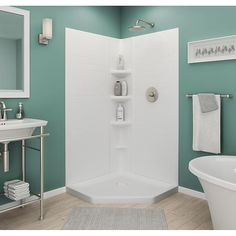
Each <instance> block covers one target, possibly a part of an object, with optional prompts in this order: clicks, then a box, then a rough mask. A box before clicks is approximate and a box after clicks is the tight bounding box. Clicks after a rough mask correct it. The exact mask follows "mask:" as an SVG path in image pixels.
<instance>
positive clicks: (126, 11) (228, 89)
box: [121, 7, 236, 191]
mask: <svg viewBox="0 0 236 236" xmlns="http://www.w3.org/2000/svg"><path fill="white" fill-rule="evenodd" d="M138 18H143V19H146V20H149V21H154V22H155V23H156V27H155V29H153V30H147V31H143V32H140V33H138V34H134V33H132V32H129V31H128V30H127V27H128V26H130V25H132V24H134V22H135V21H136V19H138ZM235 22H236V7H123V8H122V12H121V25H122V27H121V37H122V38H126V37H130V36H133V35H140V34H141V33H142V34H146V33H151V32H155V31H161V30H166V29H171V28H175V27H178V28H179V39H180V41H179V66H180V72H179V83H180V87H179V88H180V91H179V103H180V110H179V118H180V119H179V121H180V126H179V183H180V185H181V186H183V187H187V188H191V189H195V190H200V191H201V190H202V189H201V186H200V184H199V182H198V180H197V178H196V177H194V176H193V175H192V174H191V173H190V172H189V171H188V163H189V161H190V160H192V159H193V158H195V157H198V156H202V155H206V153H203V152H194V151H192V107H191V105H192V102H191V99H187V98H185V94H187V93H197V92H216V93H232V94H233V95H234V97H236V60H231V61H221V62H208V63H199V64H191V65H189V64H187V42H189V41H194V40H200V39H206V38H212V37H221V36H226V35H233V34H236V27H235ZM222 106H223V107H222V141H223V142H222V147H223V149H222V151H223V153H224V154H233V155H235V154H236V125H235V116H236V100H235V99H232V100H223V105H222Z"/></svg>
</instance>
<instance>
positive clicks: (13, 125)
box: [0, 118, 48, 172]
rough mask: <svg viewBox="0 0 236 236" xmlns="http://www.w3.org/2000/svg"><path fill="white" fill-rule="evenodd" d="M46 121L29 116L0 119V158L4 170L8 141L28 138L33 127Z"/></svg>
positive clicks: (7, 159) (6, 167)
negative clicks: (0, 152)
mask: <svg viewBox="0 0 236 236" xmlns="http://www.w3.org/2000/svg"><path fill="white" fill-rule="evenodd" d="M47 123H48V122H47V121H45V120H37V119H30V118H26V119H23V120H16V119H12V120H10V119H9V120H6V121H0V143H2V144H3V151H2V160H3V169H4V172H8V171H9V150H8V144H9V142H11V141H17V140H21V139H22V140H23V139H28V138H29V137H30V136H32V134H33V132H34V130H35V128H37V127H42V126H46V125H47Z"/></svg>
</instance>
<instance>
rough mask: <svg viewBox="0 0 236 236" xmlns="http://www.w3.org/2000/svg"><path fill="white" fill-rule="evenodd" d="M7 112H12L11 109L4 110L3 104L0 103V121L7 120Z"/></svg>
mask: <svg viewBox="0 0 236 236" xmlns="http://www.w3.org/2000/svg"><path fill="white" fill-rule="evenodd" d="M7 111H12V109H9V108H6V104H5V102H3V101H0V121H6V120H7Z"/></svg>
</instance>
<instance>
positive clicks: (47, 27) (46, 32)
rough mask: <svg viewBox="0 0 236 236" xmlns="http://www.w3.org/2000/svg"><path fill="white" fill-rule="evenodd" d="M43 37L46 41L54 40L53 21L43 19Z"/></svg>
mask: <svg viewBox="0 0 236 236" xmlns="http://www.w3.org/2000/svg"><path fill="white" fill-rule="evenodd" d="M43 37H45V38H46V39H52V19H50V18H44V19H43Z"/></svg>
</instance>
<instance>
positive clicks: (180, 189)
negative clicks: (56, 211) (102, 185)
mask: <svg viewBox="0 0 236 236" xmlns="http://www.w3.org/2000/svg"><path fill="white" fill-rule="evenodd" d="M65 192H66V187H62V188H57V189H53V190H51V191H48V192H45V193H44V198H45V199H47V198H50V197H54V196H57V195H59V194H62V193H65ZM178 192H180V193H184V194H187V195H189V196H192V197H197V198H201V199H204V200H206V197H205V194H204V193H202V192H199V191H195V190H192V189H189V188H185V187H181V186H179V187H178Z"/></svg>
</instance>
